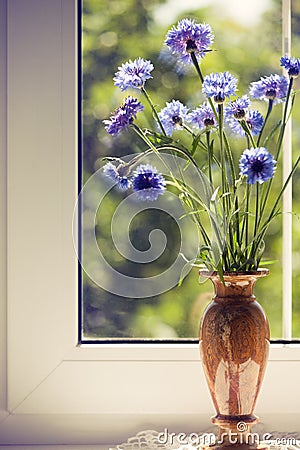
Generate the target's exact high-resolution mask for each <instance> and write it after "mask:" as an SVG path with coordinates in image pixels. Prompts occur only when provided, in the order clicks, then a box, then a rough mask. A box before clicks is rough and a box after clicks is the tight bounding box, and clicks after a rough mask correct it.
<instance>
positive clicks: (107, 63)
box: [82, 0, 300, 339]
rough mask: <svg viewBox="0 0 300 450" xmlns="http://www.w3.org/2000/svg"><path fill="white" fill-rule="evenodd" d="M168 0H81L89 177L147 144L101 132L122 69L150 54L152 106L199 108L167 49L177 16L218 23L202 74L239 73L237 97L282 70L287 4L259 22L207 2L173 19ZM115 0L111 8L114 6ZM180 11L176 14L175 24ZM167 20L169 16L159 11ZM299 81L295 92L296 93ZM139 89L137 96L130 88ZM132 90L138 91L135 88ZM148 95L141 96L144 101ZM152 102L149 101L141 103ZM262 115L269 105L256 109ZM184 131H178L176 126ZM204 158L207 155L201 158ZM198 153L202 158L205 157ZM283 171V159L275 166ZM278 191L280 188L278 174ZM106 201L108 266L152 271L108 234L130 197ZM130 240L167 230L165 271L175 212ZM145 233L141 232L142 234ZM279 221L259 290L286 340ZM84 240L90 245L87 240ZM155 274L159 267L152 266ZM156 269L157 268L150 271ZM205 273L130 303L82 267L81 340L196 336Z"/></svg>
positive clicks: (298, 192)
mask: <svg viewBox="0 0 300 450" xmlns="http://www.w3.org/2000/svg"><path fill="white" fill-rule="evenodd" d="M166 3H167V1H166V0H151V1H149V0H110V1H109V2H107V1H106V0H83V1H82V94H83V99H82V126H83V130H82V132H83V145H82V170H83V175H82V178H83V183H84V182H85V181H86V180H88V179H89V177H90V176H91V175H92V174H93V173H94V172H95V171H97V170H98V169H99V168H100V167H101V166H103V157H105V156H120V157H122V156H125V155H128V154H132V153H138V152H141V151H142V150H143V149H144V146H143V145H142V144H141V141H139V140H138V139H137V136H136V135H135V134H134V133H133V132H132V131H130V130H129V131H128V132H123V133H122V134H121V135H120V136H117V137H116V138H112V137H111V136H110V135H108V134H107V132H106V131H105V129H104V125H103V123H102V121H103V120H104V119H107V118H109V116H110V114H111V112H112V111H113V110H114V109H115V108H117V107H118V106H119V105H120V104H121V103H122V101H123V99H124V97H125V96H126V95H128V93H127V92H126V93H123V92H121V91H120V89H118V88H116V87H115V86H114V84H113V81H112V79H113V76H114V74H115V72H116V71H117V69H118V67H119V66H120V65H121V64H122V63H124V62H126V61H128V60H129V59H132V60H133V59H135V58H137V57H142V58H144V59H150V60H151V62H152V63H153V65H154V67H155V70H154V71H153V79H151V80H149V81H148V82H147V90H148V92H149V93H150V95H151V98H152V100H153V103H154V104H155V105H157V109H158V110H160V109H161V108H163V107H164V106H165V102H166V101H171V100H172V99H173V98H174V99H176V100H180V101H181V102H182V103H184V104H186V105H187V106H189V107H192V108H193V107H196V106H198V105H199V104H200V103H201V102H202V101H203V97H202V94H201V90H200V85H199V82H198V79H197V75H196V73H195V71H194V70H186V69H185V68H183V67H182V66H179V65H178V64H177V63H176V61H174V59H173V58H172V57H170V54H168V52H166V49H164V46H163V42H164V37H165V34H166V32H167V30H168V29H169V28H170V27H171V26H172V25H173V24H174V23H176V22H177V20H179V19H181V18H184V17H189V18H195V19H196V20H198V21H199V22H206V23H209V24H210V25H211V27H212V28H213V31H214V34H215V41H214V45H213V48H214V49H215V50H216V51H214V52H212V53H210V54H208V55H207V57H206V58H205V59H204V60H203V62H202V63H201V64H202V70H203V73H204V75H205V74H208V73H210V72H218V71H225V70H228V71H230V72H231V73H232V74H234V75H235V76H236V77H238V79H239V92H238V95H243V94H245V93H247V91H248V86H249V83H250V82H251V81H257V80H258V79H259V78H260V77H261V76H267V75H269V74H271V73H281V68H280V67H279V59H280V57H281V52H282V50H281V45H282V44H281V2H280V1H278V0H276V1H273V2H272V6H271V8H270V9H269V10H268V11H266V12H265V13H264V14H263V15H262V16H261V17H260V19H259V21H258V22H257V23H256V24H255V25H253V24H252V23H251V24H249V25H247V24H246V25H245V24H244V23H240V22H238V21H236V20H234V19H233V18H230V17H228V15H227V16H226V15H224V14H222V11H221V10H220V8H219V7H216V6H214V5H213V4H212V5H210V6H205V7H201V8H200V5H201V1H199V2H198V4H199V9H198V10H195V9H193V10H191V11H189V10H186V11H181V12H180V13H179V14H178V15H177V16H176V14H174V11H172V22H170V21H168V18H165V20H157V17H159V14H160V11H162V9H161V8H162V7H163V6H164V5H165V4H166ZM108 4H109V6H108ZM173 17H175V20H173ZM160 18H161V19H162V17H160ZM299 35H300V4H299V2H293V42H292V45H293V55H294V56H300V38H299ZM299 87H300V86H299V81H298V80H297V83H296V88H298V89H299ZM129 94H132V93H129ZM133 95H134V96H139V93H138V92H136V91H135V92H134V94H133ZM143 100H144V99H143V98H142V97H141V101H142V102H143ZM144 104H145V102H144ZM254 106H255V107H256V108H257V109H259V110H260V111H261V112H262V113H263V114H265V112H266V107H267V104H266V103H263V102H257V103H255V105H254ZM145 110H146V111H145V114H144V113H142V114H141V113H140V114H139V116H138V122H139V124H140V126H142V127H143V126H146V127H149V128H150V127H151V124H152V116H151V112H150V111H149V108H148V109H147V108H145ZM280 116H281V106H280V105H277V106H276V107H275V108H274V118H275V120H276V119H279V118H280ZM293 121H294V128H293V146H294V147H293V148H294V153H295V155H296V154H298V152H299V148H300V107H299V99H298V101H297V102H296V108H295V110H294V117H293ZM178 133H180V132H178ZM232 139H233V142H234V144H233V146H234V147H235V148H236V155H237V161H238V159H239V156H240V154H241V151H242V150H243V149H244V148H245V146H244V143H243V142H242V138H238V137H237V138H234V137H232ZM202 157H203V155H202ZM199 158H201V155H199ZM278 172H279V174H280V173H281V168H280V165H279V167H278ZM277 175H278V174H277ZM277 179H278V182H277V183H278V189H280V182H281V181H280V176H278V177H277ZM293 186H294V211H295V215H294V218H293V236H294V249H293V258H294V273H293V291H294V292H293V295H294V296H293V298H294V315H293V334H294V337H295V338H300V299H299V288H300V248H299V247H300V246H299V242H300V220H299V214H300V172H299V170H298V171H297V173H296V176H295V177H294V181H293ZM109 197H110V198H109V199H106V200H105V202H104V205H103V206H102V208H101V211H99V214H97V222H96V229H97V240H98V244H99V246H101V251H102V252H103V254H104V256H105V257H106V258H107V260H108V261H109V263H110V264H112V266H113V267H115V268H116V269H117V270H120V271H121V272H122V273H126V274H128V275H129V276H130V275H132V276H138V277H143V276H149V272H147V268H145V267H144V266H145V265H143V264H130V262H128V261H126V260H125V259H124V258H123V257H121V255H120V254H119V253H118V251H117V250H116V249H115V248H114V243H113V242H112V240H111V237H110V222H111V219H112V215H113V213H114V210H115V207H116V204H118V202H120V201H121V200H122V198H124V196H123V194H121V193H120V192H117V193H115V192H111V194H110V196H109ZM120 226H122V224H120ZM132 227H133V229H132V232H131V237H132V238H133V240H135V241H134V245H136V246H137V247H138V248H139V249H140V250H143V249H146V248H147V242H148V236H149V232H150V231H151V229H154V228H161V229H163V230H165V232H166V234H167V236H168V243H169V244H168V245H167V248H166V250H165V252H164V255H163V256H162V257H161V258H159V260H158V261H157V267H156V269H155V270H157V271H159V270H165V269H166V268H167V267H168V265H170V262H172V260H173V259H174V252H175V253H176V251H178V245H177V243H178V239H179V236H178V230H177V228H176V224H173V223H172V221H171V219H170V218H166V217H165V215H162V214H160V215H159V213H158V215H157V214H149V213H145V214H144V217H143V218H141V217H137V218H136V220H135V221H134V222H133V224H132ZM141 230H142V232H141ZM281 231H282V229H281V220H280V218H279V219H278V220H276V221H274V222H273V223H272V225H271V227H270V232H269V234H268V238H267V240H266V249H267V250H266V255H265V258H266V259H267V260H277V263H275V264H273V265H272V266H270V270H271V275H270V276H269V277H267V278H266V279H263V280H260V281H258V283H257V285H256V291H255V292H256V295H257V298H258V300H259V301H260V303H261V304H262V305H263V307H264V309H265V311H266V313H267V315H268V317H269V320H270V325H271V336H272V338H280V337H281V336H282V330H281V328H282V325H281V319H282V313H281V309H282V300H281V298H282V284H281V267H282V264H281V245H282V242H281ZM83 245H84V242H83ZM151 270H152V269H151ZM151 274H152V272H151ZM197 280H198V270H197V269H196V268H194V269H192V271H191V272H190V273H189V275H188V276H187V277H186V278H185V280H184V282H183V284H182V286H180V287H175V288H173V289H172V290H170V291H168V292H166V293H164V294H162V295H160V296H156V297H152V298H147V299H127V298H122V297H119V296H116V295H114V294H111V293H109V292H107V291H105V290H103V289H101V288H99V287H98V286H97V285H96V284H95V283H94V282H93V281H92V280H90V279H89V277H88V276H87V275H86V274H85V273H84V272H83V292H82V298H83V303H82V310H83V315H82V316H83V323H82V328H83V337H84V338H87V339H97V338H98V339H101V338H119V339H120V338H135V339H143V338H146V339H147V338H150V339H173V338H174V339H184V338H187V339H189V338H196V337H197V335H198V328H199V320H200V317H201V315H202V313H203V310H204V308H205V307H206V305H207V303H208V302H209V300H210V298H211V296H212V287H211V285H210V284H209V282H207V283H204V284H198V283H197Z"/></svg>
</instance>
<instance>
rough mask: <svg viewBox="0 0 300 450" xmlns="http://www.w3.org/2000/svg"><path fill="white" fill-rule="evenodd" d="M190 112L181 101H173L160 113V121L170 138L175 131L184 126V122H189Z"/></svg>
mask: <svg viewBox="0 0 300 450" xmlns="http://www.w3.org/2000/svg"><path fill="white" fill-rule="evenodd" d="M188 111H189V109H188V108H187V107H186V106H184V105H183V104H182V103H181V102H180V101H179V100H172V101H171V102H170V103H168V102H167V106H166V107H165V108H163V109H162V110H161V111H160V112H159V113H158V117H159V120H160V121H161V123H162V125H163V127H164V129H165V132H166V134H167V135H168V136H172V133H173V131H174V130H176V129H180V128H181V127H182V126H183V123H184V121H185V120H187V113H188Z"/></svg>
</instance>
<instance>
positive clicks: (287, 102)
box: [275, 77, 294, 160]
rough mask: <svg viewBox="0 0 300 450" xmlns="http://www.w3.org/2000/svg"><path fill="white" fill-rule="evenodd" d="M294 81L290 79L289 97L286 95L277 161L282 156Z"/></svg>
mask: <svg viewBox="0 0 300 450" xmlns="http://www.w3.org/2000/svg"><path fill="white" fill-rule="evenodd" d="M293 81H294V78H293V77H292V78H290V83H289V87H288V91H287V95H286V101H285V105H284V111H283V118H282V127H281V128H280V133H279V137H278V142H277V152H276V156H275V159H276V160H277V159H278V157H279V154H280V150H281V146H282V141H283V137H284V132H285V127H286V124H287V116H288V108H289V100H290V96H291V92H292V89H293Z"/></svg>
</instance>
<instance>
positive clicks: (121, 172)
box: [103, 162, 131, 191]
mask: <svg viewBox="0 0 300 450" xmlns="http://www.w3.org/2000/svg"><path fill="white" fill-rule="evenodd" d="M103 173H104V174H105V175H106V176H107V177H108V178H110V179H111V180H112V181H114V182H115V183H116V184H117V187H118V188H119V189H120V190H121V191H126V190H127V189H129V188H130V187H131V181H130V179H129V178H127V176H126V175H127V173H128V167H127V166H126V165H125V164H120V165H119V166H118V167H116V166H114V164H112V163H111V162H108V163H106V164H105V166H104V167H103Z"/></svg>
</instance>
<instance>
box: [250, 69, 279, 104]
mask: <svg viewBox="0 0 300 450" xmlns="http://www.w3.org/2000/svg"><path fill="white" fill-rule="evenodd" d="M287 88H288V81H287V79H286V78H285V77H284V76H280V75H277V74H275V75H270V76H269V77H261V79H260V80H259V81H254V82H253V83H251V85H250V91H249V93H250V95H252V97H254V98H258V99H259V100H273V101H274V103H278V102H282V101H283V99H284V98H285V97H286V94H287Z"/></svg>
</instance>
